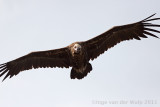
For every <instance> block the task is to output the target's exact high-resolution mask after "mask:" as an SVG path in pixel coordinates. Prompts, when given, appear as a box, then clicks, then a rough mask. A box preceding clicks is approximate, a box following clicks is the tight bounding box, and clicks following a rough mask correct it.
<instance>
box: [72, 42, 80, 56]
mask: <svg viewBox="0 0 160 107" xmlns="http://www.w3.org/2000/svg"><path fill="white" fill-rule="evenodd" d="M81 50H82V47H81V45H80V44H77V43H76V44H74V45H73V52H74V54H80V53H81Z"/></svg>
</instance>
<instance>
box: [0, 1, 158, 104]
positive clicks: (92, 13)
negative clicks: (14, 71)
mask: <svg viewBox="0 0 160 107" xmlns="http://www.w3.org/2000/svg"><path fill="white" fill-rule="evenodd" d="M159 5H160V1H159V0H132V1H131V0H0V49H1V51H0V64H1V63H5V62H7V61H11V60H13V59H15V58H18V57H20V56H23V55H26V54H28V53H30V52H32V51H42V50H48V49H56V48H61V47H64V46H67V45H69V44H71V43H72V42H75V41H83V40H88V39H90V38H92V37H94V36H96V35H99V34H101V33H103V32H105V31H106V30H108V29H109V28H111V27H113V26H116V25H124V24H128V23H133V22H137V21H140V20H142V19H144V18H146V17H148V16H150V15H151V14H153V13H157V14H156V16H155V17H160V6H159ZM154 23H157V24H160V21H154ZM157 36H159V37H160V34H157ZM159 61H160V39H156V38H153V37H150V38H149V39H142V40H141V41H137V40H132V41H126V42H122V43H120V44H118V45H117V46H115V47H114V48H112V49H110V50H108V51H107V52H105V54H103V55H101V56H100V57H98V58H97V59H96V60H94V61H91V64H92V66H93V71H92V72H91V73H89V74H88V76H87V77H85V78H84V79H82V80H71V79H70V70H71V68H70V69H60V68H53V69H51V68H48V69H37V70H29V71H24V72H22V73H20V74H19V75H17V76H15V77H13V78H12V79H6V80H5V81H4V82H3V83H1V82H0V107H102V106H104V107H105V106H107V107H124V106H125V107H139V106H141V107H159V106H160V91H159V90H160V63H159ZM2 79H3V78H0V80H2ZM122 100H123V101H126V102H127V103H126V104H119V103H120V102H121V101H122ZM138 100H139V101H140V102H141V103H140V102H139V104H132V103H133V102H131V101H138ZM148 100H149V101H150V102H153V103H154V104H144V103H146V101H148ZM113 101H115V103H116V104H111V102H113ZM104 102H105V104H104V105H102V104H103V103H104Z"/></svg>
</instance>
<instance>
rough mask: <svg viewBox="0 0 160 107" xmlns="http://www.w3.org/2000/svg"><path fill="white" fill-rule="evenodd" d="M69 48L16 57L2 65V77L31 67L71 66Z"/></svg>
mask: <svg viewBox="0 0 160 107" xmlns="http://www.w3.org/2000/svg"><path fill="white" fill-rule="evenodd" d="M68 51H69V50H68V48H67V47H65V48H61V49H56V50H49V51H40V52H32V53H30V54H28V55H25V56H23V57H20V58H18V59H15V60H13V61H10V62H7V63H4V64H1V65H0V77H1V76H3V75H4V74H6V73H7V74H6V75H5V77H4V79H3V80H5V79H6V78H7V77H10V78H11V77H13V76H14V75H17V74H18V73H19V72H21V71H24V70H29V69H32V68H34V69H36V68H46V67H51V68H53V67H61V68H63V67H66V68H69V67H70V66H71V62H70V59H69V58H70V57H69V54H68Z"/></svg>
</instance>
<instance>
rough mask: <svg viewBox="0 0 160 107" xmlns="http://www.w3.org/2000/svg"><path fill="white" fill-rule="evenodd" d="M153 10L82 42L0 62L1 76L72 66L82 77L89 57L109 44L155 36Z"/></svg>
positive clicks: (75, 76) (73, 74) (76, 76)
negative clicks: (150, 13) (144, 16)
mask: <svg viewBox="0 0 160 107" xmlns="http://www.w3.org/2000/svg"><path fill="white" fill-rule="evenodd" d="M154 15H155V14H153V15H151V16H149V17H147V18H145V19H144V20H141V21H138V22H136V23H131V24H126V25H122V26H115V27H113V28H111V29H109V30H107V31H106V32H104V33H102V34H100V35H98V36H96V37H94V38H92V39H90V40H87V41H82V42H74V43H72V44H70V45H68V46H66V47H63V48H59V49H53V50H47V51H37V52H31V53H29V54H27V55H25V56H22V57H19V58H17V59H15V60H12V61H9V62H7V63H4V64H0V77H1V76H3V75H5V74H6V75H5V76H4V78H3V81H4V80H5V79H6V78H7V77H9V78H11V77H13V76H15V75H17V74H19V73H20V72H21V71H24V70H29V69H32V68H34V69H37V68H48V67H50V68H53V67H59V68H64V67H65V68H69V67H72V69H71V73H70V78H71V79H82V78H84V77H85V76H87V74H88V73H89V72H91V71H92V65H91V64H90V63H89V61H90V60H94V59H95V58H97V57H98V56H99V55H101V54H103V53H104V52H105V51H107V50H108V49H109V48H111V47H114V46H115V45H117V44H118V43H120V42H122V41H125V40H132V39H137V40H141V38H148V37H147V36H152V37H156V38H158V37H157V36H156V35H155V33H160V31H158V30H156V29H154V28H156V27H157V28H159V27H160V25H159V24H153V23H151V21H155V20H160V18H152V17H153V16H154Z"/></svg>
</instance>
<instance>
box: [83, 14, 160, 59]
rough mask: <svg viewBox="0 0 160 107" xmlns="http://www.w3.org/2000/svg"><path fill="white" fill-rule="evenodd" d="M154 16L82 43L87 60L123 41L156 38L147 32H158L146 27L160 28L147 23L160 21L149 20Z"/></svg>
mask: <svg viewBox="0 0 160 107" xmlns="http://www.w3.org/2000/svg"><path fill="white" fill-rule="evenodd" d="M154 15H155V14H153V15H151V16H149V17H148V18H146V19H144V20H142V21H139V22H137V23H132V24H128V25H123V26H116V27H113V28H111V29H110V30H108V31H106V32H104V33H103V34H101V35H99V36H97V37H95V38H92V39H90V40H88V41H85V42H83V44H84V46H85V47H86V51H87V54H88V60H90V59H91V60H93V59H95V58H97V57H98V56H99V55H100V54H102V53H104V52H105V51H107V50H108V49H109V48H111V47H113V46H115V45H116V44H117V43H120V42H122V41H125V40H131V39H137V40H141V39H140V37H142V38H147V36H146V35H148V36H153V37H156V38H158V37H157V36H156V35H154V34H153V33H150V32H149V31H151V32H156V33H160V31H158V30H155V29H151V28H148V27H160V25H156V24H151V23H148V22H150V21H153V20H159V19H160V18H153V19H150V18H151V17H152V16H154Z"/></svg>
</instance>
